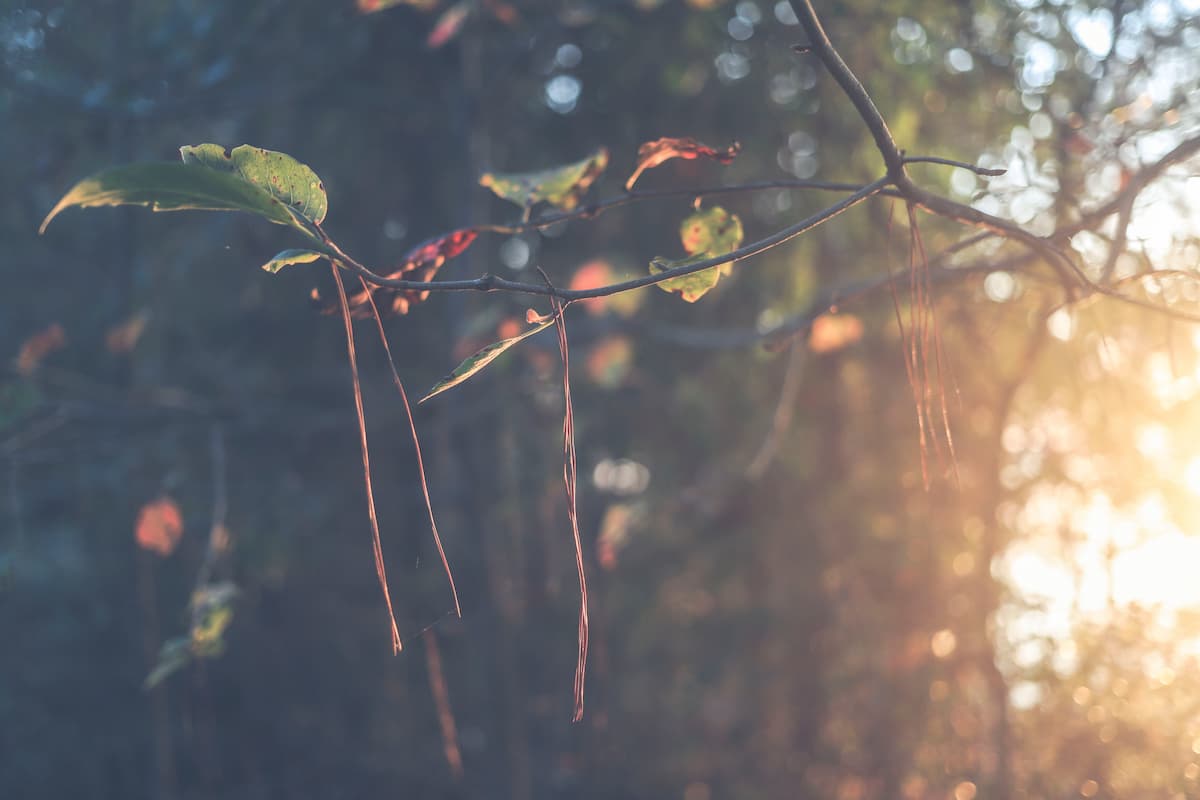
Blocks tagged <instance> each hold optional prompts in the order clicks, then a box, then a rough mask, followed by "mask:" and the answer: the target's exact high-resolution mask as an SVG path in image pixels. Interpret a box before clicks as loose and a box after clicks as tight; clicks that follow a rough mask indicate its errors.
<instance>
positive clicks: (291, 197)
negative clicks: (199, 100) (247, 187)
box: [179, 144, 329, 229]
mask: <svg viewBox="0 0 1200 800" xmlns="http://www.w3.org/2000/svg"><path fill="white" fill-rule="evenodd" d="M179 154H180V156H182V157H183V163H185V164H198V165H200V166H203V167H208V168H209V169H212V170H215V171H217V172H226V173H229V174H231V175H236V176H237V177H239V178H241V179H242V180H244V181H246V182H247V183H250V184H253V185H254V186H257V187H258V188H260V189H262V190H263V191H265V192H267V193H268V194H270V195H271V196H272V197H274V198H275V199H277V200H279V201H280V202H282V203H283V204H284V205H285V206H287V208H289V209H291V210H292V211H294V212H295V213H296V214H298V215H300V217H302V218H303V219H304V220H307V221H308V222H315V223H317V224H318V225H319V224H320V223H321V222H322V221H324V219H325V213H326V211H328V209H329V200H328V198H327V197H326V196H325V184H323V183H321V179H320V178H318V177H317V173H315V172H313V171H312V169H311V168H309V167H308V166H307V165H305V164H301V163H300V162H299V161H297V160H296V159H294V158H292V157H291V156H289V155H288V154H287V153H279V152H276V151H274V150H265V149H263V148H261V147H253V146H251V145H248V144H243V145H240V146H238V147H235V148H233V150H230V151H227V150H226V149H225V148H224V147H222V146H221V145H219V144H197V145H187V146H184V147H181V148H179ZM297 227H300V228H301V229H304V227H303V226H302V225H299V226H297Z"/></svg>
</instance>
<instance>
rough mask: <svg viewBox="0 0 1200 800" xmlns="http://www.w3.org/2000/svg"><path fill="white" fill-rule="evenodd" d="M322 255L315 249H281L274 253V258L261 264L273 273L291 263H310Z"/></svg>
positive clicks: (322, 256)
mask: <svg viewBox="0 0 1200 800" xmlns="http://www.w3.org/2000/svg"><path fill="white" fill-rule="evenodd" d="M324 257H325V256H324V255H323V254H322V253H318V252H316V251H315V250H283V251H281V252H279V253H276V254H275V257H274V258H272V259H271V260H270V261H268V262H267V263H265V264H263V265H262V268H263V269H265V270H266V271H267V272H270V273H272V274H274V273H276V272H279V270H281V269H283V268H284V267H287V266H290V265H292V264H311V263H312V262H313V261H316V260H317V259H319V258H324Z"/></svg>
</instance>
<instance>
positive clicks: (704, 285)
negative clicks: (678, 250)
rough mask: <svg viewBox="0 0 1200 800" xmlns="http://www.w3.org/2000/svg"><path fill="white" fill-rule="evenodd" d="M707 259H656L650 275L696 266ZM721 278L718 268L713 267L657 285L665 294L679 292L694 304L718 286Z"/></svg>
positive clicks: (704, 257) (701, 256)
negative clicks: (718, 280) (690, 265)
mask: <svg viewBox="0 0 1200 800" xmlns="http://www.w3.org/2000/svg"><path fill="white" fill-rule="evenodd" d="M707 259H708V256H706V255H698V256H689V257H687V258H681V259H679V260H677V261H672V260H671V259H669V258H662V257H656V258H654V259H653V260H652V261H651V262H650V274H651V275H657V274H658V273H660V272H666V271H667V270H672V269H675V268H676V267H683V266H686V265H688V264H696V263H699V262H701V261H705V260H707ZM720 277H721V273H720V272H719V271H718V270H717V268H716V267H711V268H709V269H702V270H700V271H699V272H693V273H691V274H690V275H681V276H679V277H678V278H668V279H667V280H665V281H663V282H662V283H659V284H656V285H657V286H658V288H660V289H662V290H663V291H665V292H678V293H679V296H680V297H682V298H683V299H684V300H686V301H688V302H689V303H694V302H696V301H697V300H699V299H700V298H701V297H704V295H706V294H708V290H709V289H711V288H713V287H714V286H716V285H717V279H718V278H720Z"/></svg>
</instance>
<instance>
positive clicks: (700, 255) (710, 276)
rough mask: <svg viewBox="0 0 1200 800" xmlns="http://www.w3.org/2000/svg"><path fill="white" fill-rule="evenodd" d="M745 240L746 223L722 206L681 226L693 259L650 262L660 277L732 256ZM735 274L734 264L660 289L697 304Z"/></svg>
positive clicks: (675, 280)
mask: <svg viewBox="0 0 1200 800" xmlns="http://www.w3.org/2000/svg"><path fill="white" fill-rule="evenodd" d="M742 236H743V232H742V221H741V220H740V219H739V218H738V216H737V215H736V214H730V213H729V212H728V211H726V210H725V209H723V208H721V207H720V206H713V207H712V208H707V209H702V210H700V211H697V212H696V213H694V214H692V215H691V216H689V217H688V218H687V219H685V220H684V221H683V223H682V224H680V226H679V239H680V240H681V241H682V242H683V249H684V250H686V251H687V252H688V253H689V254H690V256H689V257H688V258H683V259H679V260H672V259H668V258H655V259H654V260H653V261H651V262H650V274H651V275H657V274H658V273H660V272H665V271H667V270H669V269H674V268H676V267H682V266H686V265H687V264H697V263H699V262H701V261H705V260H707V259H710V258H716V257H717V256H721V255H724V254H725V253H729V252H731V251H733V250H736V249H737V248H738V247H739V246H741V244H742ZM732 271H733V263H732V262H730V263H727V264H721V265H720V266H716V267H711V268H709V269H705V270H701V271H700V272H693V273H692V274H690V275H683V276H680V277H678V278H670V279H668V280H665V281H663V282H662V283H660V284H658V287H659V288H660V289H662V290H663V291H666V292H678V293H679V296H680V297H682V298H683V299H684V300H686V301H687V302H689V303H694V302H696V301H697V300H699V299H700V298H701V297H703V296H704V295H705V294H707V293H708V291H709V290H710V289H712V288H713V287H714V286H716V285H717V281H718V280H720V278H721V276H722V275H728V274H730V273H731V272H732Z"/></svg>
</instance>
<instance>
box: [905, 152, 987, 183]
mask: <svg viewBox="0 0 1200 800" xmlns="http://www.w3.org/2000/svg"><path fill="white" fill-rule="evenodd" d="M904 163H905V164H941V165H943V166H947V167H958V168H959V169H965V170H970V171H971V172H974V173H975V174H976V175H984V176H986V177H989V178H996V177H999V176H1000V175H1003V174H1005V173H1006V172H1008V170H1006V169H1001V168H991V167H981V166H979V165H977V164H969V163H967V162H966V161H955V160H954V159H952V158H941V157H939V156H905V157H904Z"/></svg>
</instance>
